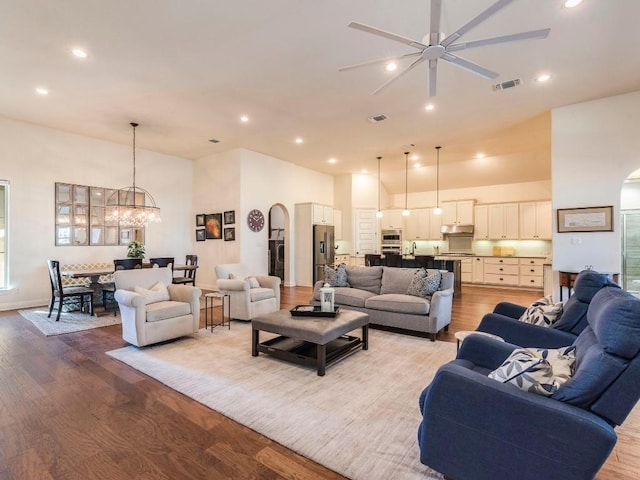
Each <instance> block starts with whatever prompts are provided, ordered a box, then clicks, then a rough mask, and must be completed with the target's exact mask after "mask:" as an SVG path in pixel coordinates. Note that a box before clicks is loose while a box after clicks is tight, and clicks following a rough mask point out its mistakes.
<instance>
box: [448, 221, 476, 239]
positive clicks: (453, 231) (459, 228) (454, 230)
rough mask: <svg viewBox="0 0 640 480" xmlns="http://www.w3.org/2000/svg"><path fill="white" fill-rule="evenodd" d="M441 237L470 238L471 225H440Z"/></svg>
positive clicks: (471, 232)
mask: <svg viewBox="0 0 640 480" xmlns="http://www.w3.org/2000/svg"><path fill="white" fill-rule="evenodd" d="M440 231H441V232H442V234H443V235H457V236H467V237H468V236H472V235H473V225H457V224H455V225H442V229H441V230H440Z"/></svg>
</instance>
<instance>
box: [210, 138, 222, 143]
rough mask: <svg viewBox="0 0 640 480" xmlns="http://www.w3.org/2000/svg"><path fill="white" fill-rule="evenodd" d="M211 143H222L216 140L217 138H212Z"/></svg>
mask: <svg viewBox="0 0 640 480" xmlns="http://www.w3.org/2000/svg"><path fill="white" fill-rule="evenodd" d="M209 141H210V142H211V143H220V140H216V139H215V138H212V139H211V140H209Z"/></svg>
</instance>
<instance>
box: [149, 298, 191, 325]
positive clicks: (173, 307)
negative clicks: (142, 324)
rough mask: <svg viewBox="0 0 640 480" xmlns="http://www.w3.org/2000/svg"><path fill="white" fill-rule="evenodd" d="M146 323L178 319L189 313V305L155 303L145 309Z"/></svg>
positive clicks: (170, 302) (171, 302)
mask: <svg viewBox="0 0 640 480" xmlns="http://www.w3.org/2000/svg"><path fill="white" fill-rule="evenodd" d="M145 308H146V312H147V322H158V321H160V320H166V319H168V318H175V317H180V316H182V315H189V314H190V313H191V305H189V304H188V303H185V302H174V301H171V300H170V301H167V302H156V303H150V304H149V305H147V306H146V307H145Z"/></svg>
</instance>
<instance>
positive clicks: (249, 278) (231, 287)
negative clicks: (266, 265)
mask: <svg viewBox="0 0 640 480" xmlns="http://www.w3.org/2000/svg"><path fill="white" fill-rule="evenodd" d="M216 277H218V283H217V285H218V290H220V291H221V292H222V293H226V294H228V295H229V300H230V302H229V303H230V305H231V318H233V319H236V320H251V319H252V318H253V317H256V316H258V315H263V314H265V313H270V312H276V311H278V310H280V282H281V280H280V277H274V276H270V275H251V274H250V273H249V271H248V268H247V266H246V265H244V264H241V263H225V264H221V265H217V266H216Z"/></svg>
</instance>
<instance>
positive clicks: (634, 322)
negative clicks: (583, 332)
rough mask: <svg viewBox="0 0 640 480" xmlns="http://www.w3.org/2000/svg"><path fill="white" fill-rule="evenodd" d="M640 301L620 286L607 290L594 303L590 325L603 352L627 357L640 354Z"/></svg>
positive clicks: (588, 317) (589, 317)
mask: <svg viewBox="0 0 640 480" xmlns="http://www.w3.org/2000/svg"><path fill="white" fill-rule="evenodd" d="M639 319H640V300H639V299H638V298H637V297H635V296H633V295H632V294H630V293H629V292H626V291H624V290H622V289H620V288H617V287H614V288H612V287H605V288H603V289H601V290H600V291H598V293H596V294H595V296H594V297H593V300H591V304H590V305H589V310H588V311H587V322H589V325H590V326H591V328H592V329H593V332H594V333H595V335H596V337H597V338H598V342H599V343H600V346H601V347H602V349H603V350H604V351H605V352H607V353H611V354H614V355H618V356H620V357H623V358H632V357H634V356H636V355H637V354H638V352H639V351H640V321H639Z"/></svg>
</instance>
